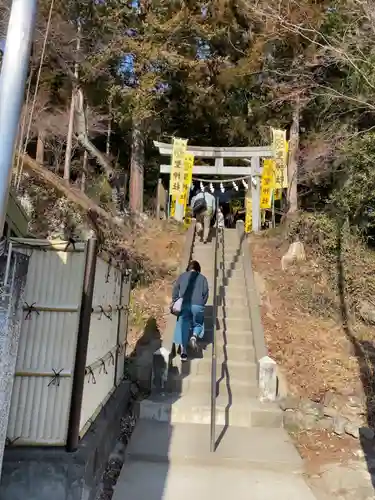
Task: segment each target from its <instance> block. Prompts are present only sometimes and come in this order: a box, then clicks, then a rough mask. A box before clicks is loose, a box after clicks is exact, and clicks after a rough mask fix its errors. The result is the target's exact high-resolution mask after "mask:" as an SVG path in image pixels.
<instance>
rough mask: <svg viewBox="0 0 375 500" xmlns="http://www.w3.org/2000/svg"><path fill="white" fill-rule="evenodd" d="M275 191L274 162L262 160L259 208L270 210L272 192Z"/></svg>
mask: <svg viewBox="0 0 375 500" xmlns="http://www.w3.org/2000/svg"><path fill="white" fill-rule="evenodd" d="M273 189H275V161H274V160H264V161H263V170H262V181H261V187H260V208H261V209H266V208H271V202H272V190H273Z"/></svg>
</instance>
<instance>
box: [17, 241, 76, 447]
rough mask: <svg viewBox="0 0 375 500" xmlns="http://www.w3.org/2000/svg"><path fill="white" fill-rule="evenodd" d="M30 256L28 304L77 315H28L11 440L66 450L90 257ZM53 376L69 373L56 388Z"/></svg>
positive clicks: (52, 253)
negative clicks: (73, 375) (86, 264)
mask: <svg viewBox="0 0 375 500" xmlns="http://www.w3.org/2000/svg"><path fill="white" fill-rule="evenodd" d="M25 241H26V240H25ZM30 241H32V240H30ZM46 247H47V245H46ZM24 251H25V253H27V254H28V255H30V264H29V270H28V275H27V282H26V289H25V301H26V302H27V304H29V305H31V304H34V307H35V308H36V309H37V308H38V306H47V307H50V308H52V309H53V308H54V307H61V306H66V307H68V308H72V309H75V312H53V311H51V312H46V311H40V312H39V314H38V312H37V310H34V311H31V312H30V313H29V315H28V313H27V312H26V311H25V312H24V319H23V321H22V326H21V337H20V344H19V349H18V355H17V363H16V379H15V384H14V389H13V396H12V402H11V411H10V419H9V424H8V437H9V438H10V439H11V440H14V439H17V441H16V443H15V444H45V445H56V444H63V443H64V442H65V439H66V433H67V425H68V418H69V407H70V398H71V387H72V374H73V369H74V361H75V349H76V343H77V331H78V322H79V309H80V302H81V295H82V284H83V273H84V265H85V259H84V253H82V252H77V253H74V252H58V251H55V250H51V251H50V250H47V251H43V250H41V249H39V248H38V247H35V248H33V249H32V250H31V249H30V248H27V249H25V250H24ZM27 315H28V319H26V317H27ZM53 370H55V371H56V372H59V371H60V370H63V372H62V374H63V375H64V376H63V377H60V378H59V380H58V381H56V384H52V383H51V382H52V380H53ZM36 375H38V376H36ZM58 384H59V385H58Z"/></svg>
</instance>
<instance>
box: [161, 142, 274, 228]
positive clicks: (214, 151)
mask: <svg viewBox="0 0 375 500" xmlns="http://www.w3.org/2000/svg"><path fill="white" fill-rule="evenodd" d="M154 146H155V147H156V148H158V149H159V153H160V154H161V155H162V156H169V157H171V156H172V144H168V143H164V142H158V141H154ZM187 152H188V153H191V154H192V155H194V158H212V159H214V160H215V165H212V166H211V165H194V167H193V175H194V174H195V175H223V176H232V175H233V176H236V177H242V176H248V177H251V183H250V185H251V188H250V186H249V189H251V197H252V200H253V231H254V232H258V231H259V230H260V223H261V222H260V175H261V164H260V159H261V158H270V157H273V155H274V154H273V150H272V148H271V147H270V146H258V147H240V148H237V147H202V146H189V145H188V147H187ZM229 158H230V159H238V160H242V161H244V162H246V163H247V165H245V166H244V165H242V166H235V167H233V166H225V165H224V160H225V159H229ZM160 173H161V174H170V173H171V164H169V165H161V166H160ZM182 218H183V206H182V205H181V204H180V203H179V202H178V201H177V202H176V212H175V219H176V220H179V221H182Z"/></svg>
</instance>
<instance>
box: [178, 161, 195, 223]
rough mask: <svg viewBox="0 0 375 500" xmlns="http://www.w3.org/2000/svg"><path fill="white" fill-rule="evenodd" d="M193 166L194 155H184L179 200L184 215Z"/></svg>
mask: <svg viewBox="0 0 375 500" xmlns="http://www.w3.org/2000/svg"><path fill="white" fill-rule="evenodd" d="M193 166H194V155H192V154H190V153H185V159H184V181H183V191H182V194H181V196H180V199H179V202H180V203H181V205H184V215H185V210H186V205H187V203H188V201H189V193H190V186H191V183H192V182H193Z"/></svg>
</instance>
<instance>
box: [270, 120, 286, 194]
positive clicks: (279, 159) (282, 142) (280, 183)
mask: <svg viewBox="0 0 375 500" xmlns="http://www.w3.org/2000/svg"><path fill="white" fill-rule="evenodd" d="M272 143H273V154H274V157H275V163H276V188H277V189H280V188H287V187H288V165H287V158H288V155H287V144H288V143H287V140H286V131H285V130H277V129H274V128H273V129H272Z"/></svg>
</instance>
